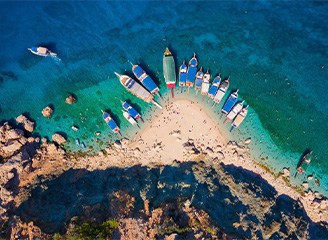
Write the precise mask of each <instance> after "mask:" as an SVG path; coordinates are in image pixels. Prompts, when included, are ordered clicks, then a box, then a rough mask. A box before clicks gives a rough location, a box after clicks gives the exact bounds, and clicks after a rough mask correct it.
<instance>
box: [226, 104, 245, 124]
mask: <svg viewBox="0 0 328 240" xmlns="http://www.w3.org/2000/svg"><path fill="white" fill-rule="evenodd" d="M243 104H244V101H242V102H239V103H237V104H236V105H235V106H234V107H233V108H232V110H231V111H230V112H229V113H228V115H227V116H226V119H225V121H224V122H225V123H226V122H230V121H231V120H232V119H234V118H235V117H236V116H237V114H238V113H239V112H240V111H241V110H242V109H243Z"/></svg>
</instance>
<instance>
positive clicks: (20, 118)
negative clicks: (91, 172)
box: [16, 114, 34, 132]
mask: <svg viewBox="0 0 328 240" xmlns="http://www.w3.org/2000/svg"><path fill="white" fill-rule="evenodd" d="M16 121H17V122H18V123H22V124H23V125H24V128H25V130H26V131H29V132H33V130H34V122H32V121H30V120H29V119H28V118H27V117H25V116H24V115H23V114H21V115H19V116H18V117H17V118H16Z"/></svg>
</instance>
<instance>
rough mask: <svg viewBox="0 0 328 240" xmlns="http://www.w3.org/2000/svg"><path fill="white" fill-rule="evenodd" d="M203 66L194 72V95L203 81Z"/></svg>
mask: <svg viewBox="0 0 328 240" xmlns="http://www.w3.org/2000/svg"><path fill="white" fill-rule="evenodd" d="M203 77H204V73H203V67H201V68H200V69H199V71H198V72H197V73H196V79H195V90H196V95H197V93H198V91H199V90H200V89H201V88H202V83H203Z"/></svg>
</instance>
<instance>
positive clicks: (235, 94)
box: [221, 90, 238, 114]
mask: <svg viewBox="0 0 328 240" xmlns="http://www.w3.org/2000/svg"><path fill="white" fill-rule="evenodd" d="M237 100H238V90H237V91H235V92H233V93H231V94H230V96H229V98H228V100H227V101H226V102H225V104H224V105H223V107H222V109H221V112H222V113H223V114H228V113H229V112H230V111H231V109H232V108H233V106H234V105H235V103H236V102H237Z"/></svg>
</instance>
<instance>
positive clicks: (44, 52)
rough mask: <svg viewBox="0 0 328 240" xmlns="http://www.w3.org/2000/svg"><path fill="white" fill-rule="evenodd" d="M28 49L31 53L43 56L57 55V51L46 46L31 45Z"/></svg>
mask: <svg viewBox="0 0 328 240" xmlns="http://www.w3.org/2000/svg"><path fill="white" fill-rule="evenodd" d="M27 50H29V51H30V52H31V53H33V54H35V55H38V56H42V57H48V56H51V57H56V56H57V53H53V52H51V51H50V50H49V49H48V48H45V47H31V48H28V49H27Z"/></svg>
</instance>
